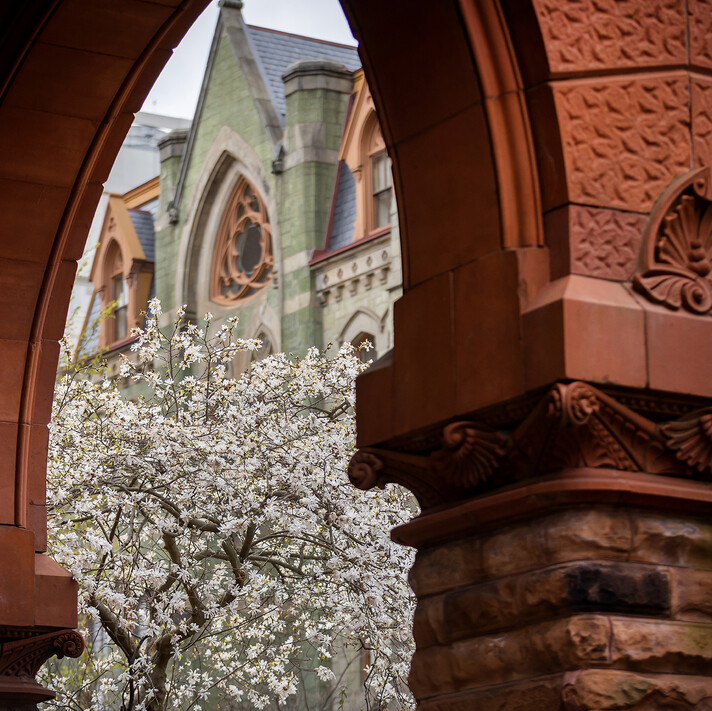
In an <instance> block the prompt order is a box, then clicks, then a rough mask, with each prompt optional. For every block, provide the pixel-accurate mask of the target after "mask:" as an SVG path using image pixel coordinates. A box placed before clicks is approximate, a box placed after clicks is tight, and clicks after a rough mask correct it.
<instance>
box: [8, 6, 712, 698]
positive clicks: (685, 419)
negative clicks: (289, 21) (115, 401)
mask: <svg viewBox="0 0 712 711" xmlns="http://www.w3.org/2000/svg"><path fill="white" fill-rule="evenodd" d="M226 1H227V0H226ZM205 4H206V0H124V1H123V2H122V3H121V4H120V6H119V5H117V4H116V3H114V2H111V0H53V1H52V2H49V3H47V2H42V1H41V0H36V1H35V0H29V1H28V2H23V3H16V4H15V7H13V8H12V9H11V10H7V11H5V12H4V14H3V16H2V17H3V28H2V37H3V42H2V43H0V46H1V47H2V49H0V185H2V190H0V200H1V201H2V214H3V217H4V219H3V221H2V223H1V224H0V260H1V270H0V285H1V286H2V290H1V292H0V302H2V304H3V307H4V308H3V309H2V310H1V311H0V325H1V328H0V334H2V338H1V339H0V354H1V355H2V358H0V378H1V381H0V382H1V389H0V443H2V447H3V450H2V451H3V455H4V456H3V461H2V467H3V469H2V471H1V472H0V490H1V491H2V493H3V496H2V498H0V570H2V572H3V575H2V576H0V627H2V628H3V635H4V639H6V640H7V639H9V637H8V635H10V636H12V635H15V639H16V641H15V642H13V643H12V644H11V645H10V646H8V644H9V643H7V642H6V644H5V646H4V647H3V649H4V650H5V651H4V652H3V654H6V655H7V654H10V655H12V654H15V656H17V655H20V656H22V654H27V653H28V650H29V647H28V644H30V643H29V642H28V639H29V638H30V637H32V638H33V640H34V641H33V642H32V644H35V645H36V646H37V649H45V648H46V650H45V651H46V654H44V656H45V657H46V656H48V655H49V654H50V653H52V649H53V645H54V642H55V640H57V639H60V638H61V639H62V640H63V641H62V642H61V644H70V643H71V642H72V638H71V635H69V636H68V637H61V635H63V634H65V635H66V634H67V633H66V632H65V631H63V630H66V629H67V628H71V627H72V626H73V625H74V624H75V590H74V586H73V582H72V581H71V579H70V578H69V576H68V575H67V574H66V573H65V572H64V571H61V570H60V569H58V566H54V564H52V562H51V561H49V559H48V558H47V557H46V556H43V555H41V553H42V551H43V550H44V542H43V540H44V535H45V534H44V521H45V517H44V509H43V505H44V504H43V495H44V493H43V482H44V464H45V459H46V436H47V435H46V423H47V421H48V419H49V409H50V404H51V393H52V387H53V380H54V371H55V365H56V360H57V352H58V346H57V339H58V338H59V337H60V336H61V331H62V326H63V323H64V316H65V312H66V308H67V303H68V299H69V293H70V289H71V284H72V281H73V275H74V271H75V268H76V260H77V259H78V258H79V257H80V255H81V251H82V247H83V241H84V238H85V235H86V233H87V230H88V222H89V220H90V218H91V215H92V214H93V210H94V207H95V204H96V202H97V200H98V197H99V195H100V192H101V183H102V181H103V180H104V179H105V177H106V175H107V174H108V171H109V168H110V166H111V164H112V161H113V158H114V156H115V154H116V152H117V150H118V148H119V146H120V144H121V141H122V140H123V137H124V134H125V133H126V131H127V129H128V127H129V125H130V122H131V119H132V112H133V111H135V110H137V109H138V108H139V107H140V105H141V103H142V101H143V98H144V97H145V95H146V93H147V92H148V89H149V87H150V85H151V84H152V82H153V81H154V80H155V77H156V76H157V74H158V72H159V71H160V68H161V67H162V65H163V64H164V63H165V61H166V60H167V58H168V57H169V56H170V52H171V48H172V47H173V46H175V44H177V42H178V41H179V39H180V37H181V36H182V35H183V33H184V32H185V31H186V30H187V28H188V27H189V25H190V24H191V22H192V21H193V20H194V18H195V17H196V16H197V14H198V13H199V12H200V10H201V9H202V8H203V7H204V5H205ZM343 4H344V6H345V8H346V12H347V15H348V17H349V20H350V22H351V25H352V28H353V29H354V32H355V34H356V36H357V38H358V39H359V40H360V42H361V47H362V55H363V61H364V66H365V70H366V73H367V75H368V79H369V83H370V85H371V87H372V90H373V94H374V99H375V101H376V105H377V106H378V108H379V112H380V114H381V122H382V126H383V131H384V136H385V139H386V142H387V144H388V147H389V152H390V154H391V158H392V160H393V166H394V174H395V188H396V191H397V194H398V200H399V206H400V207H399V209H400V225H401V233H402V236H403V237H402V239H403V255H404V283H405V293H404V296H403V298H402V299H401V300H400V301H399V302H398V304H397V306H396V309H395V334H396V335H395V348H394V351H393V353H392V354H391V356H390V357H389V358H387V359H385V360H382V361H381V362H380V363H377V364H375V365H374V366H372V368H371V369H370V370H369V371H368V372H367V373H366V375H365V376H364V377H362V378H361V380H360V382H359V386H358V400H359V441H360V445H361V446H362V447H363V448H364V449H363V450H362V453H361V455H359V458H357V460H356V462H355V465H354V468H353V470H352V475H353V479H354V481H355V483H356V484H357V485H361V486H369V485H373V484H376V483H379V482H381V483H382V482H383V481H384V480H398V481H403V482H405V483H406V484H407V485H409V486H411V487H412V488H413V489H414V490H415V491H416V493H417V494H418V495H419V496H420V498H421V500H422V501H423V502H424V505H425V506H426V508H427V507H430V506H432V507H433V510H432V511H431V512H428V513H426V515H424V516H422V517H421V518H420V519H418V520H417V521H416V522H414V523H413V524H411V525H410V526H409V527H407V528H406V529H405V530H402V531H400V532H398V533H396V535H397V536H399V538H400V539H401V540H403V541H405V542H409V543H411V544H414V545H417V546H418V547H419V548H420V549H421V553H420V554H419V558H418V563H417V565H416V571H415V575H414V581H415V585H416V586H417V592H418V594H419V595H420V596H421V597H422V601H421V604H420V606H419V611H418V615H417V617H416V635H417V638H418V646H419V651H418V653H417V655H416V660H415V663H414V671H413V676H412V683H413V689H414V691H415V693H416V695H417V696H418V697H419V699H420V700H421V708H422V709H439V710H440V711H442V710H444V709H455V708H462V707H463V705H465V706H467V705H470V706H471V705H473V704H477V706H478V708H483V709H484V708H490V707H492V708H495V707H496V708H500V707H501V705H502V704H503V703H509V704H510V706H512V707H516V708H520V709H525V708H530V709H535V708H536V709H539V708H544V707H545V706H550V705H551V706H552V707H554V708H566V709H574V708H576V709H583V708H594V707H595V708H623V707H625V703H627V704H628V707H630V708H632V707H633V706H634V705H635V704H638V705H639V706H638V707H639V708H642V706H640V704H646V703H647V704H648V706H646V708H656V707H657V706H655V705H654V704H658V705H660V704H662V703H663V702H662V701H660V699H664V698H665V697H666V696H667V697H674V698H675V699H677V700H679V703H680V704H683V705H684V704H687V706H689V707H690V708H694V707H695V705H696V704H697V705H698V706H699V704H704V703H709V698H710V697H712V683H711V682H710V681H709V680H708V676H707V675H708V674H709V669H710V663H711V662H712V650H711V649H710V647H709V645H708V644H706V643H702V642H700V643H699V644H698V643H696V642H695V643H694V644H693V643H691V642H690V640H695V639H702V638H704V639H706V638H708V637H709V634H708V633H709V631H710V630H709V628H708V626H709V625H710V620H712V605H711V604H710V603H709V601H708V600H707V598H706V597H705V595H704V594H702V593H700V592H698V591H699V590H701V589H704V587H705V585H706V584H708V580H707V576H709V573H707V572H705V571H707V570H708V569H709V567H710V566H709V565H707V563H706V562H705V561H708V560H709V559H710V546H712V543H710V540H711V539H712V534H710V533H709V531H708V530H707V529H706V528H705V527H704V526H703V525H702V524H701V523H700V521H699V519H698V518H695V517H696V516H698V515H700V514H701V513H707V514H708V513H709V510H710V500H711V499H712V497H711V496H710V489H709V487H708V485H707V484H704V483H701V482H700V480H701V479H704V478H705V477H706V476H708V475H709V468H710V456H709V451H710V434H709V413H708V412H705V411H704V410H702V411H697V410H698V409H699V408H703V407H705V406H707V405H708V403H709V401H708V400H707V398H709V397H710V396H712V377H710V375H712V374H711V373H710V372H709V371H710V368H712V359H710V358H709V357H708V356H707V355H706V354H709V353H710V349H711V347H712V325H711V324H712V322H711V321H710V316H709V312H710V306H712V300H709V304H708V296H709V293H710V285H709V277H708V275H709V272H710V266H712V265H711V264H710V261H711V258H712V251H711V250H712V246H711V245H710V242H709V239H710V236H709V234H708V227H707V225H708V220H707V217H706V216H707V215H708V211H709V200H710V199H711V198H712V191H710V188H709V181H710V177H709V175H708V173H707V169H708V166H709V162H710V155H711V154H710V151H709V146H708V138H709V130H708V126H709V122H710V118H709V114H710V110H709V104H710V98H709V97H710V96H712V94H711V93H710V88H709V87H710V85H712V51H710V49H709V48H710V46H711V45H712V43H711V42H710V36H711V32H712V30H711V29H710V27H711V26H712V10H711V9H710V7H709V5H708V3H706V2H704V1H703V0H688V2H687V3H683V2H682V1H681V0H679V1H678V0H652V1H651V2H643V1H642V0H638V1H636V0H627V1H626V2H620V3H598V2H593V1H591V2H588V1H586V2H582V3H578V4H577V5H576V7H575V8H572V7H568V6H566V7H565V3H564V2H563V0H561V1H557V0H531V1H529V0H528V1H527V2H520V1H519V0H479V1H477V0H459V1H458V0H450V1H448V2H438V3H423V4H422V6H415V7H414V5H413V3H412V2H406V0H394V1H393V2H389V3H385V4H384V3H382V2H376V0H365V1H363V2H361V1H360V2H356V1H355V0H344V3H343ZM416 5H417V4H416ZM670 225H673V227H670ZM674 225H677V227H675V226H674ZM641 243H642V244H643V249H642V251H641V255H642V256H641V258H640V261H639V262H636V254H637V253H638V247H639V245H640V244H641ZM670 244H673V245H675V249H669V248H668V247H666V246H665V245H670ZM633 276H635V279H631V277H633ZM424 324H426V325H427V330H428V335H429V336H430V337H431V338H432V339H433V340H435V341H436V342H437V343H438V344H439V347H438V349H437V351H438V360H437V362H435V363H434V362H433V359H432V352H431V351H430V350H429V349H419V348H414V347H412V346H413V344H414V343H417V342H418V341H419V340H420V339H422V337H423V325H424ZM374 463H377V466H373V465H374ZM379 467H380V468H379ZM502 486H504V488H500V487H502ZM622 506H625V509H622V508H621V507H622ZM554 510H555V511H554ZM523 541H524V542H527V543H526V545H524V544H522V542H523ZM518 556H519V557H518ZM522 556H523V558H522ZM517 566H519V567H517ZM512 586H513V587H512ZM493 599H494V600H495V602H494V603H492V604H490V603H488V601H490V600H493ZM488 605H489V607H488ZM527 605H528V606H527ZM482 610H485V611H487V615H486V616H487V620H488V621H487V622H486V623H485V621H483V619H482V618H481V614H484V613H481V611H482ZM478 611H480V612H478ZM478 615H480V617H478ZM508 615H509V616H508ZM40 633H41V634H40ZM42 635H44V636H42ZM705 635H707V637H705ZM22 640H24V641H22ZM497 640H499V641H497ZM13 645H14V646H13ZM537 645H538V646H537ZM13 650H14V651H13ZM23 650H24V651H23ZM522 650H524V651H522ZM67 651H72V650H70V649H69V647H68V648H67ZM74 651H76V650H74ZM40 657H42V654H41V653H39V652H37V650H35V651H34V652H33V656H32V658H33V659H34V660H37V659H39V658H40ZM8 658H9V657H8ZM33 663H34V662H33ZM28 664H29V666H27V667H26V669H25V668H24V667H23V669H24V673H26V675H27V674H31V673H32V672H33V669H32V668H31V667H32V665H31V664H30V663H29V662H28ZM5 668H8V667H7V665H6V666H5V667H3V669H5ZM572 670H573V671H572ZM0 671H2V670H0ZM673 671H675V672H676V673H679V672H684V675H683V676H682V677H681V678H678V677H677V676H675V675H674V674H672V672H673ZM613 682H615V684H614V686H615V688H622V689H623V690H624V691H625V694H628V696H626V697H625V698H629V699H630V700H629V701H626V702H625V703H624V704H623V706H621V702H620V699H619V698H618V697H616V698H614V696H612V695H611V694H608V696H606V695H605V694H604V697H605V698H603V700H602V701H601V700H600V698H602V697H600V694H599V697H595V693H598V692H597V691H596V689H599V690H600V689H602V688H603V689H606V688H612V686H611V685H612V684H613ZM18 683H19V682H18V681H17V678H15V679H8V678H7V672H6V677H4V678H3V679H2V684H5V686H2V685H0V698H2V694H3V693H5V694H6V696H7V694H8V693H9V692H10V691H12V690H13V689H14V690H15V691H17V690H18V689H19V687H18V686H17V684H18ZM13 684H14V685H15V686H13ZM25 688H26V689H28V688H29V687H25ZM34 691H35V692H37V689H34ZM631 694H632V696H631ZM636 694H637V696H636ZM594 698H599V702H596V703H598V704H599V705H597V706H595V705H594V706H592V705H591V704H592V703H594V702H593V701H591V699H594ZM705 699H707V701H704V700H705ZM587 704H588V705H587ZM606 704H607V705H606ZM616 704H618V705H617V706H616ZM699 707H700V708H702V706H699Z"/></svg>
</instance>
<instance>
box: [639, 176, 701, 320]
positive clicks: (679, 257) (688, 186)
mask: <svg viewBox="0 0 712 711" xmlns="http://www.w3.org/2000/svg"><path fill="white" fill-rule="evenodd" d="M711 272H712V184H711V178H710V169H709V168H698V169H696V170H692V171H690V172H689V173H687V174H686V175H684V176H682V177H681V178H678V179H677V180H675V181H674V182H673V183H672V184H671V185H670V187H669V188H668V189H667V190H666V191H665V192H664V193H663V195H662V196H661V198H660V199H659V200H658V202H657V203H656V204H655V207H654V208H653V210H652V212H651V214H650V220H649V221H648V224H647V226H646V228H645V232H644V233H643V242H642V246H641V251H640V257H639V261H638V268H637V271H636V274H635V275H634V276H633V287H634V288H635V289H636V290H637V291H639V292H640V293H641V294H643V295H645V296H646V297H647V298H648V299H650V300H651V301H653V302H654V303H656V304H662V305H663V306H666V307H667V308H669V309H672V310H674V311H677V310H679V309H681V308H682V309H685V310H686V311H689V312H690V313H693V314H708V313H710V311H711V310H712V275H711Z"/></svg>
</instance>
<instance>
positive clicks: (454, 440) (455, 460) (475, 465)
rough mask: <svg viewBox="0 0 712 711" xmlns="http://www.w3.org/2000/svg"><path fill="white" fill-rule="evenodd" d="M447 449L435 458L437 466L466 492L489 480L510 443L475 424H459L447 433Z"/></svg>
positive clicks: (445, 443)
mask: <svg viewBox="0 0 712 711" xmlns="http://www.w3.org/2000/svg"><path fill="white" fill-rule="evenodd" d="M442 444H443V449H442V450H440V451H439V452H435V453H434V455H433V458H434V462H435V467H436V469H438V470H439V471H440V472H443V473H445V475H446V476H447V477H448V480H449V482H450V483H451V484H452V485H454V486H456V487H460V488H463V489H467V488H471V487H476V486H479V485H481V484H484V483H485V482H487V481H489V480H490V479H491V478H492V476H493V475H494V473H495V471H496V470H497V467H498V466H499V464H500V462H501V461H502V457H503V456H504V454H505V452H506V447H507V441H506V440H505V439H504V437H502V435H500V434H499V433H497V432H494V431H492V430H490V429H489V428H485V427H483V426H481V425H477V424H475V423H473V422H455V423H453V424H451V425H448V426H447V427H446V428H445V429H444V430H443V437H442Z"/></svg>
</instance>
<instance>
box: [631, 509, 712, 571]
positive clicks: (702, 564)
mask: <svg viewBox="0 0 712 711" xmlns="http://www.w3.org/2000/svg"><path fill="white" fill-rule="evenodd" d="M630 557H631V560H635V561H644V562H648V563H664V564H669V565H679V566H685V567H690V568H698V569H701V570H712V524H709V523H705V522H704V521H701V520H700V519H696V518H688V519H683V518H671V517H667V516H656V515H654V514H649V513H643V512H640V513H638V514H636V516H635V517H634V532H633V539H632V544H631V556H630Z"/></svg>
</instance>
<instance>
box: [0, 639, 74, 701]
mask: <svg viewBox="0 0 712 711" xmlns="http://www.w3.org/2000/svg"><path fill="white" fill-rule="evenodd" d="M83 651H84V639H83V638H82V636H81V635H80V634H79V633H78V632H76V631H75V630H70V629H61V630H56V629H55V630H48V631H47V630H43V629H42V628H39V632H38V628H22V627H0V698H8V697H10V696H12V697H15V698H22V699H25V700H27V701H42V700H46V699H50V698H53V697H54V693H53V692H51V691H49V690H47V689H45V688H44V687H43V686H41V685H40V684H38V683H37V682H36V681H35V675H36V674H37V672H38V671H39V669H40V667H41V666H42V665H43V664H44V663H45V662H46V661H47V660H48V659H49V658H50V657H54V656H56V657H58V658H59V659H62V657H79V656H81V654H82V652H83Z"/></svg>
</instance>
